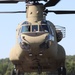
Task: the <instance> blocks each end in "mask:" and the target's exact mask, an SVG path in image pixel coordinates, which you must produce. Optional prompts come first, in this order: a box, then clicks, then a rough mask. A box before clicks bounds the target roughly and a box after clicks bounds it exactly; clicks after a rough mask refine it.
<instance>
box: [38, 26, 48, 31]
mask: <svg viewBox="0 0 75 75" xmlns="http://www.w3.org/2000/svg"><path fill="white" fill-rule="evenodd" d="M39 31H45V32H49V29H48V26H47V25H39Z"/></svg>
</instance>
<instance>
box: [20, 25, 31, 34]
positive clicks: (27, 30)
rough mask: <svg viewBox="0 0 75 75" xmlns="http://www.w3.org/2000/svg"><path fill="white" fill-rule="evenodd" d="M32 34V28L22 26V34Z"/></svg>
mask: <svg viewBox="0 0 75 75" xmlns="http://www.w3.org/2000/svg"><path fill="white" fill-rule="evenodd" d="M24 32H30V26H22V28H21V33H24Z"/></svg>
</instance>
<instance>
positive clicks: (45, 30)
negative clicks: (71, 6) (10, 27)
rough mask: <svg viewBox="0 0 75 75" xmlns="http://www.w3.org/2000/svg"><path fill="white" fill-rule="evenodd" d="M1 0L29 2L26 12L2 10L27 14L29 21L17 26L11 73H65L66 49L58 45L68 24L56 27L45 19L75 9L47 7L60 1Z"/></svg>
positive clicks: (3, 1)
mask: <svg viewBox="0 0 75 75" xmlns="http://www.w3.org/2000/svg"><path fill="white" fill-rule="evenodd" d="M41 1H42V0H0V3H9V4H10V3H18V2H25V3H26V11H13V12H0V13H26V19H27V20H26V21H24V22H21V23H20V24H19V25H18V26H17V29H16V44H15V45H14V47H13V48H12V49H11V52H10V57H9V59H10V61H11V62H12V63H13V64H14V66H15V67H14V69H13V70H12V73H11V75H24V72H38V73H39V74H41V73H42V72H50V71H57V72H58V75H66V67H65V57H66V52H65V49H64V48H63V47H62V46H61V45H60V44H58V42H60V41H61V40H62V39H63V37H64V33H65V27H61V26H55V25H54V24H53V23H52V22H50V21H48V20H46V16H47V14H48V13H49V12H54V13H55V14H75V11H57V10H48V9H46V7H51V6H55V5H56V4H57V3H59V2H60V1H61V0H49V1H47V0H43V1H44V2H46V3H45V4H43V3H40V2H41Z"/></svg>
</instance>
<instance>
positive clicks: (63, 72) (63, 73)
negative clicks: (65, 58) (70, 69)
mask: <svg viewBox="0 0 75 75" xmlns="http://www.w3.org/2000/svg"><path fill="white" fill-rule="evenodd" d="M58 75H66V68H65V67H60V68H59V69H58Z"/></svg>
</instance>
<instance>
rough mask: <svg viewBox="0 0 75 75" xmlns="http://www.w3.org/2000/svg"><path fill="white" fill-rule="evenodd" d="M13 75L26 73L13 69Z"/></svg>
mask: <svg viewBox="0 0 75 75" xmlns="http://www.w3.org/2000/svg"><path fill="white" fill-rule="evenodd" d="M11 75H24V73H22V72H20V71H19V70H16V69H13V70H12V71H11Z"/></svg>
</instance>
